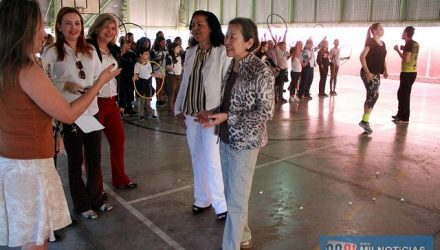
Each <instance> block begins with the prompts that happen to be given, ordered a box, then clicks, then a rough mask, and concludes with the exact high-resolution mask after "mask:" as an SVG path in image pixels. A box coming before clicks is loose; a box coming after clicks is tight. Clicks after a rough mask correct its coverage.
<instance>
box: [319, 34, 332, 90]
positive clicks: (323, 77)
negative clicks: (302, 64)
mask: <svg viewBox="0 0 440 250" xmlns="http://www.w3.org/2000/svg"><path fill="white" fill-rule="evenodd" d="M316 62H317V63H318V65H319V75H320V79H319V95H318V96H321V97H328V95H327V94H326V93H325V83H326V82H327V75H328V67H329V66H330V52H329V51H328V41H327V40H325V41H323V43H322V47H321V48H320V49H319V51H318V57H317V60H316Z"/></svg>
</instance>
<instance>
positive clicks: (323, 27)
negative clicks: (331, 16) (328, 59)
mask: <svg viewBox="0 0 440 250" xmlns="http://www.w3.org/2000/svg"><path fill="white" fill-rule="evenodd" d="M318 28H321V29H325V26H324V25H323V24H320V23H317V24H315V25H314V26H313V29H312V35H311V37H312V40H314V39H316V38H317V36H318V34H316V33H315V32H316V30H317V29H318ZM323 37H327V34H326V33H325V32H324V36H323ZM318 40H319V41H321V40H322V39H318Z"/></svg>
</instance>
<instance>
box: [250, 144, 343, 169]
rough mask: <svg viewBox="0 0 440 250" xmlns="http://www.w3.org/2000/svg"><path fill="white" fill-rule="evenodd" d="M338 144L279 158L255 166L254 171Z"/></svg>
mask: <svg viewBox="0 0 440 250" xmlns="http://www.w3.org/2000/svg"><path fill="white" fill-rule="evenodd" d="M338 144H339V143H333V144H329V145H327V146H322V147H319V148H314V149H310V150H307V151H304V152H301V153H298V154H294V155H291V156H287V157H284V158H280V159H278V160H274V161H269V162H266V163H263V164H260V165H257V166H256V167H255V168H256V169H259V168H264V167H267V166H270V165H273V164H275V163H279V162H283V161H286V160H289V159H292V158H295V157H298V156H302V155H306V154H309V153H312V152H315V151H319V150H322V149H326V148H330V147H333V146H335V145H338Z"/></svg>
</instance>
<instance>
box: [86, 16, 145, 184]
mask: <svg viewBox="0 0 440 250" xmlns="http://www.w3.org/2000/svg"><path fill="white" fill-rule="evenodd" d="M117 27H118V25H117V21H116V18H115V17H114V16H113V15H112V14H108V13H104V14H101V15H99V16H98V18H96V20H95V22H94V23H93V24H92V26H91V27H90V29H89V32H88V34H87V37H88V42H89V43H91V44H92V45H93V46H94V47H95V49H96V52H97V53H98V57H99V59H100V61H101V66H102V69H104V68H105V67H107V66H108V65H111V64H115V65H117V61H116V59H117V58H118V55H119V54H120V49H119V47H118V46H116V45H115V41H116V34H117ZM116 97H117V81H116V79H115V78H113V79H112V80H110V82H109V84H107V85H106V86H105V87H104V88H102V89H101V91H100V93H99V95H98V107H99V122H101V123H102V125H104V127H105V128H104V134H105V136H106V137H107V141H108V143H109V144H110V163H111V168H112V184H113V186H115V187H117V188H136V187H137V185H136V184H135V183H133V182H132V181H131V180H130V178H129V177H128V176H127V175H126V174H125V164H124V142H125V134H124V128H123V126H122V121H121V116H120V114H119V108H118V105H117V102H116V101H117V100H116ZM100 184H101V189H102V173H101V181H100Z"/></svg>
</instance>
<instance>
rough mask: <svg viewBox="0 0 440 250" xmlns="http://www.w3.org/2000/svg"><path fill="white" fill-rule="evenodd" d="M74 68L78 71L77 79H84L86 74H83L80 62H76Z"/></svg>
mask: <svg viewBox="0 0 440 250" xmlns="http://www.w3.org/2000/svg"><path fill="white" fill-rule="evenodd" d="M76 68H77V69H79V78H81V79H86V72H84V70H83V69H84V67H83V64H82V62H81V61H76Z"/></svg>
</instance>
